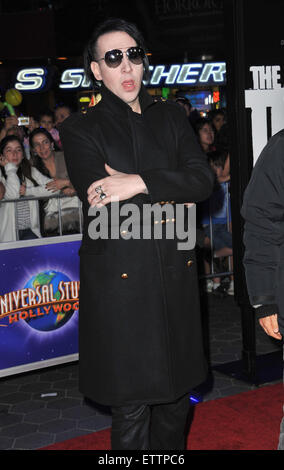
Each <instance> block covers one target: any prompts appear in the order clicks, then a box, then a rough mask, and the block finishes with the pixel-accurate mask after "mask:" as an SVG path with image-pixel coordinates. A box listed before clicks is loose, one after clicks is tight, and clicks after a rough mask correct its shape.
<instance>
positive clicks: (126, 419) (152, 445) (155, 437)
mask: <svg viewBox="0 0 284 470" xmlns="http://www.w3.org/2000/svg"><path fill="white" fill-rule="evenodd" d="M189 406H190V401H189V394H188V393H187V394H186V395H184V396H182V397H181V398H179V399H178V400H176V401H175V402H172V403H166V404H162V405H130V406H118V407H112V435H111V446H112V450H147V449H156V450H158V449H159V450H184V449H185V444H186V443H185V439H186V435H185V434H186V425H187V417H188V412H189Z"/></svg>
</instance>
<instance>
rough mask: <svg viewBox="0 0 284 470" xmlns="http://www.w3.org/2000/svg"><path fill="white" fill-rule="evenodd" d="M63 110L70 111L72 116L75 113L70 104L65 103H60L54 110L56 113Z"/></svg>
mask: <svg viewBox="0 0 284 470" xmlns="http://www.w3.org/2000/svg"><path fill="white" fill-rule="evenodd" d="M61 108H66V109H68V111H69V113H70V114H72V113H73V112H74V111H73V107H72V106H70V105H69V104H65V103H58V104H57V105H56V106H55V108H54V113H55V111H57V109H61Z"/></svg>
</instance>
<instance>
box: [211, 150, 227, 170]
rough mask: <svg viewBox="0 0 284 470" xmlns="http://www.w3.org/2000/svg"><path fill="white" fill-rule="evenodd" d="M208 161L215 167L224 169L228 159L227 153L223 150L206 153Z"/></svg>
mask: <svg viewBox="0 0 284 470" xmlns="http://www.w3.org/2000/svg"><path fill="white" fill-rule="evenodd" d="M207 157H208V161H209V162H210V163H213V165H215V166H216V167H220V168H223V169H224V166H225V163H226V160H227V158H228V152H227V151H226V150H225V149H223V150H221V149H218V150H214V151H213V152H208V153H207Z"/></svg>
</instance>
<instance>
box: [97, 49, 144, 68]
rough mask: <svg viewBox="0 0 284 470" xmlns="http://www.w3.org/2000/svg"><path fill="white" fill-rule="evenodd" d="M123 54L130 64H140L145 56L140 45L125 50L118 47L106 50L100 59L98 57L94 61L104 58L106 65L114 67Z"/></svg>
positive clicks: (117, 64)
mask: <svg viewBox="0 0 284 470" xmlns="http://www.w3.org/2000/svg"><path fill="white" fill-rule="evenodd" d="M123 54H126V55H127V57H128V59H129V60H130V62H131V63H132V64H135V65H140V64H142V62H143V60H144V58H145V52H144V50H143V49H142V48H141V47H138V46H136V47H129V49H127V51H125V52H123V51H121V50H120V49H113V50H112V51H107V52H106V53H105V56H104V57H103V58H102V59H98V60H97V61H96V62H99V61H100V60H104V61H105V63H106V65H107V66H108V67H112V68H116V67H118V66H119V65H120V64H121V62H122V59H123Z"/></svg>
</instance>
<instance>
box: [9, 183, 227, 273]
mask: <svg viewBox="0 0 284 470" xmlns="http://www.w3.org/2000/svg"><path fill="white" fill-rule="evenodd" d="M70 197H74V196H65V195H63V194H56V195H50V196H49V197H48V198H47V197H46V196H40V197H33V196H29V197H28V196H24V197H21V198H17V199H2V200H1V201H0V204H5V203H15V207H14V210H15V220H16V239H17V240H19V229H18V223H17V222H18V220H17V207H16V204H17V203H19V202H21V201H30V200H32V201H40V200H47V199H48V200H49V199H57V203H58V221H59V224H58V231H59V236H62V235H63V230H62V207H61V200H62V199H66V198H70ZM77 201H78V214H79V232H78V233H80V234H82V227H83V214H82V203H81V201H80V199H79V198H78V197H77ZM226 202H227V204H226V207H227V228H228V231H229V229H230V213H229V205H230V196H229V191H228V185H227V191H226ZM209 207H210V206H209ZM209 226H210V263H209V264H210V273H209V274H200V275H199V278H200V279H211V278H214V277H217V276H218V277H220V278H224V277H227V276H230V275H232V274H233V270H232V269H231V260H230V256H228V257H227V258H228V270H227V271H223V272H219V271H216V270H215V267H214V260H215V259H216V257H215V256H214V248H213V247H214V234H213V223H212V214H211V213H210V214H209Z"/></svg>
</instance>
